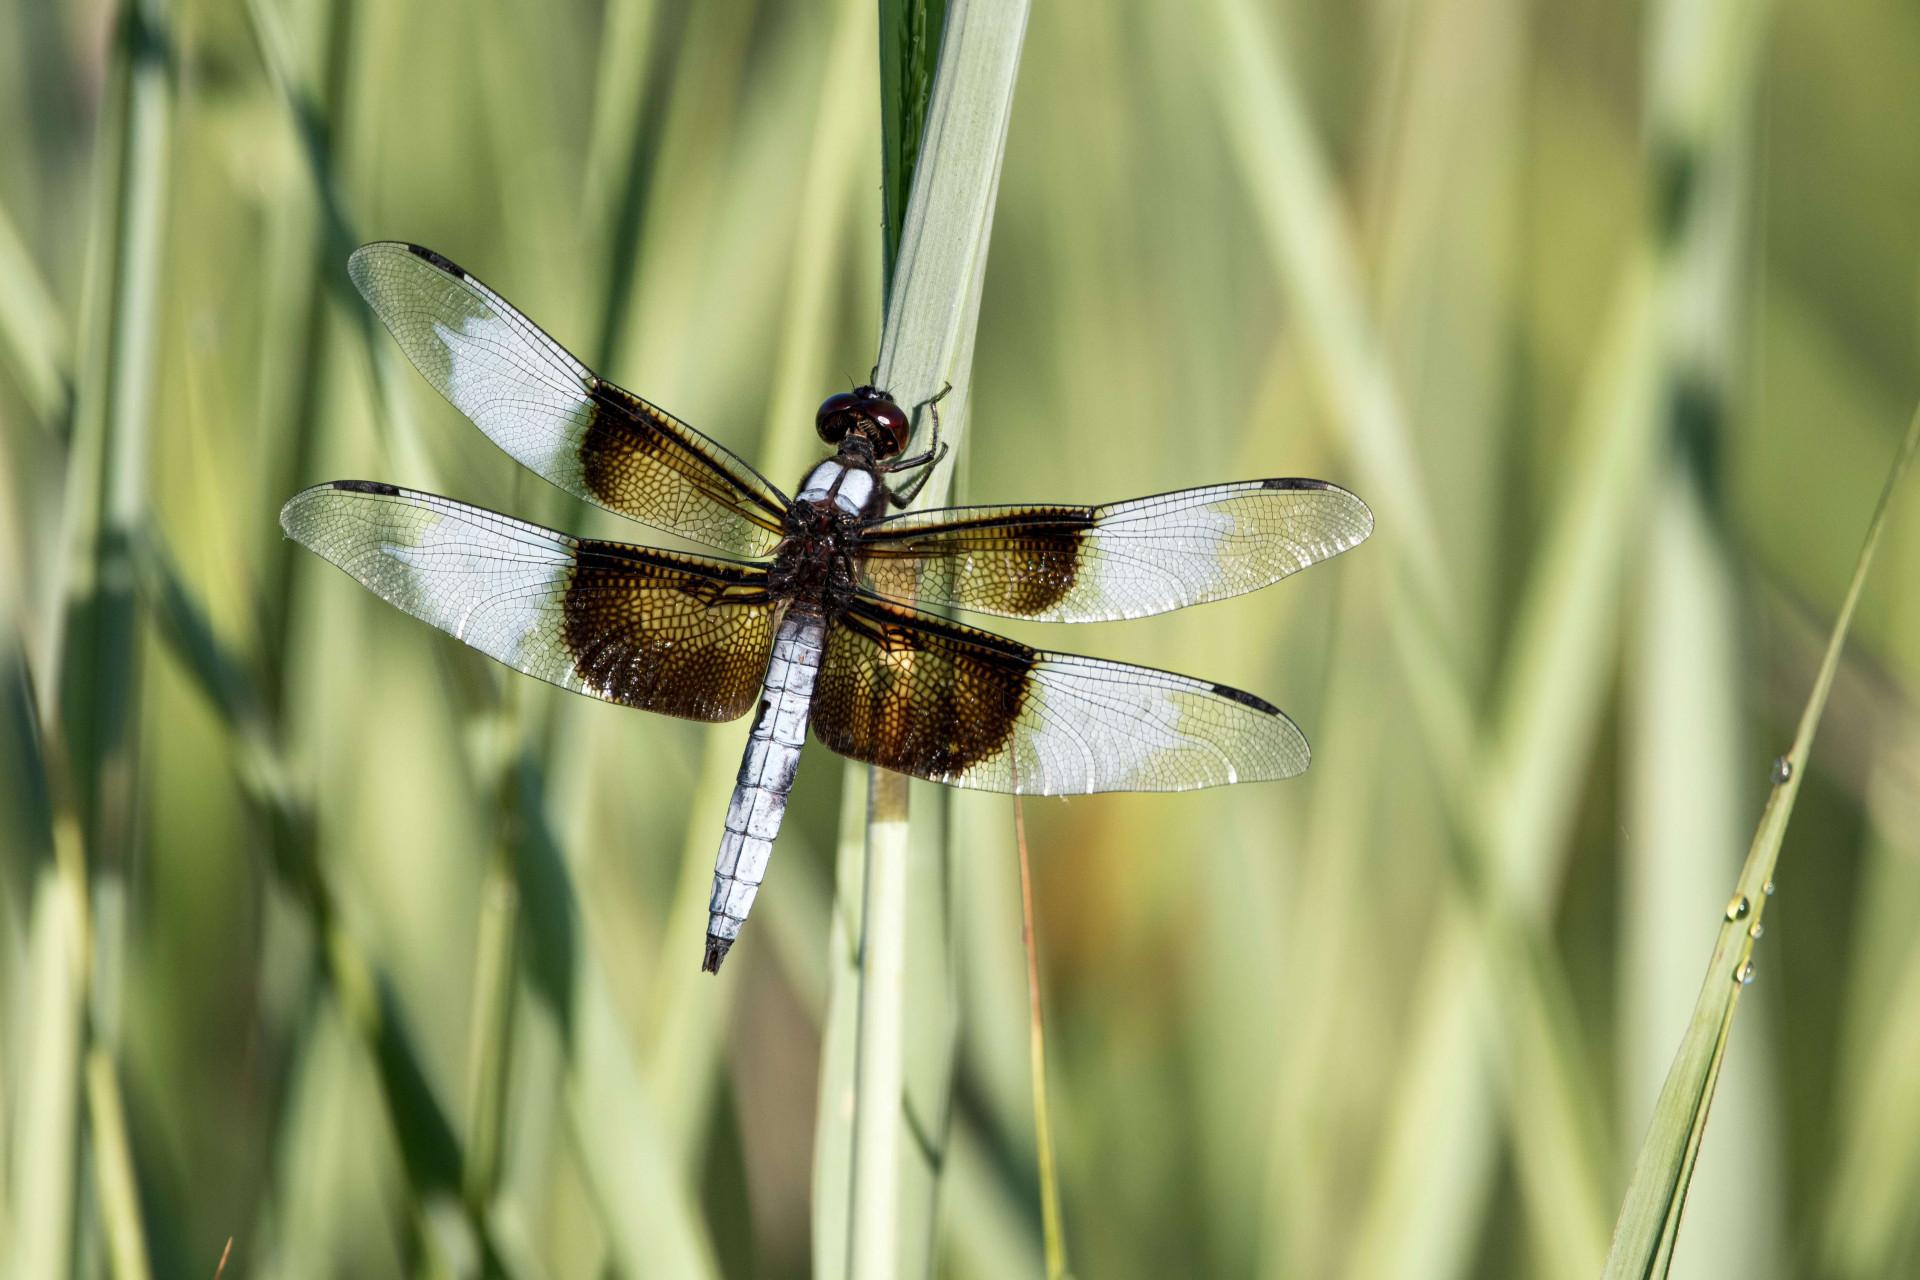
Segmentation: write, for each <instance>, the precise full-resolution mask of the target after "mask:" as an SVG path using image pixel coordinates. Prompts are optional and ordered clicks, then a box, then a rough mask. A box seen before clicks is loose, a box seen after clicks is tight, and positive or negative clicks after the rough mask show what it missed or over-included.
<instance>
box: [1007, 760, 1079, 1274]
mask: <svg viewBox="0 0 1920 1280" xmlns="http://www.w3.org/2000/svg"><path fill="white" fill-rule="evenodd" d="M1013 838H1014V843H1015V844H1016V845H1018V846H1019V850H1020V945H1021V946H1022V947H1023V948H1025V949H1026V953H1027V1043H1028V1046H1029V1049H1028V1052H1029V1055H1030V1057H1031V1059H1032V1067H1033V1147H1034V1156H1035V1159H1036V1161H1037V1162H1038V1164H1039V1166H1040V1231H1041V1236H1042V1239H1043V1241H1044V1243H1045V1245H1046V1251H1047V1280H1066V1275H1067V1233H1066V1226H1065V1224H1064V1222H1063V1221H1062V1219H1061V1215H1060V1179H1059V1177H1058V1175H1057V1174H1056V1172H1055V1170H1054V1165H1053V1123H1052V1121H1051V1120H1050V1119H1049V1118H1048V1114H1047V1036H1046V1031H1045V1029H1044V1026H1043V1024H1042V1022H1041V1018H1040V957H1039V948H1038V946H1037V945H1036V944H1035V942H1034V938H1033V879H1032V875H1031V872H1030V871H1029V868H1028V863H1027V815H1026V810H1025V809H1024V807H1023V806H1022V805H1021V803H1020V793H1019V792H1017V791H1016V792H1015V793H1014V795H1013Z"/></svg>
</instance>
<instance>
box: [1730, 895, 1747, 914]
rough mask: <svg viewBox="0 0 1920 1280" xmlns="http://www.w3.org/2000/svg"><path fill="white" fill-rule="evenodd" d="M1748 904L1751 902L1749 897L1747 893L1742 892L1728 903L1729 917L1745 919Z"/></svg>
mask: <svg viewBox="0 0 1920 1280" xmlns="http://www.w3.org/2000/svg"><path fill="white" fill-rule="evenodd" d="M1748 905H1749V904H1748V902H1747V898H1746V895H1745V894H1742V895H1740V896H1739V897H1737V898H1735V899H1734V900H1733V901H1732V902H1729V903H1728V904H1727V919H1729V920H1740V919H1744V918H1745V917H1746V914H1747V908H1748Z"/></svg>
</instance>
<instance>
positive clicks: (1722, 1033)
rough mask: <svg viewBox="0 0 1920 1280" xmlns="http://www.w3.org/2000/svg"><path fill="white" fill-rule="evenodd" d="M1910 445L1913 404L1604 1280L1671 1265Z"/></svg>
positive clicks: (1649, 1274) (1918, 415) (1624, 1209)
mask: <svg viewBox="0 0 1920 1280" xmlns="http://www.w3.org/2000/svg"><path fill="white" fill-rule="evenodd" d="M1916 445H1920V409H1916V410H1915V412H1914V415H1913V418H1912V420H1911V421H1910V422H1909V423H1908V424H1907V431H1906V435H1905V437H1904V438H1903V439H1902V440H1901V442H1900V449H1899V452H1898V453H1897V454H1895V455H1894V461H1893V466H1892V468H1891V469H1890V470H1889V471H1888V473H1887V479H1886V483H1885V485H1884V486H1882V488H1881V490H1880V500H1879V502H1878V504H1876V505H1875V507H1874V511H1873V518H1872V519H1871V520H1870V521H1868V524H1867V536H1866V540H1865V541H1864V542H1863V543H1862V545H1861V547H1860V558H1859V559H1858V560H1857V561H1856V562H1855V564H1854V569H1853V578H1852V580H1851V581H1850V582H1848V584H1847V594H1846V598H1845V599H1844V600H1843V601H1842V603H1841V605H1840V612H1839V614H1838V616H1836V617H1835V618H1834V622H1833V631H1832V633H1831V634H1830V635H1829V637H1828V639H1827V649H1826V654H1825V655H1824V656H1823V657H1822V658H1821V660H1820V670H1819V673H1818V674H1817V675H1816V676H1815V677H1814V682H1813V689H1812V691H1811V692H1810V693H1809V694H1808V695H1807V705H1806V708H1805V709H1804V710H1803V711H1802V712H1801V713H1800V723H1799V726H1798V727H1797V728H1796V729H1795V731H1794V735H1793V746H1792V748H1791V749H1789V750H1788V752H1787V754H1786V755H1784V756H1782V757H1781V762H1780V764H1779V765H1778V766H1776V768H1775V771H1774V785H1773V789H1772V790H1771V791H1770V792H1769V793H1768V795H1767V806H1766V809H1765V810H1764V811H1763V812H1762V813H1761V815H1760V825H1759V827H1758V828H1757V829H1756V830H1755V831H1754V835H1753V844H1752V846H1751V847H1750V848H1749V849H1748V851H1747V858H1746V862H1745V864H1744V865H1743V866H1742V867H1741V868H1740V876H1739V879H1738V880H1736V881H1735V882H1734V892H1733V896H1732V897H1731V898H1730V899H1728V905H1727V910H1726V918H1725V919H1724V920H1723V921H1722V923H1721V925H1720V932H1719V936H1718V937H1717V938H1716V939H1715V941H1714V947H1713V957H1712V959H1711V960H1709V961H1708V963H1707V974H1706V977H1705V979H1704V980H1703V981H1702V982H1701V985H1700V995H1699V997H1698V999H1697V1000H1696V1001H1695V1002H1694V1008H1693V1018H1692V1021H1691V1022H1690V1023H1689V1024H1688V1026H1687V1033H1686V1037H1685V1038H1684V1039H1683V1040H1682V1041H1681V1042H1680V1048H1679V1050H1678V1052H1677V1053H1675V1055H1674V1059H1673V1066H1672V1067H1671V1068H1670V1069H1669V1070H1668V1072H1667V1080H1666V1084H1665V1085H1664V1086H1662V1088H1661V1090H1660V1100H1659V1102H1657V1103H1656V1104H1655V1105H1654V1112H1653V1122H1652V1124H1651V1125H1650V1126H1649V1128H1648V1130H1647V1136H1646V1140H1645V1141H1644V1142H1643V1143H1642V1144H1641V1147H1640V1154H1639V1156H1638V1158H1637V1159H1636V1160H1635V1161H1634V1166H1633V1178H1632V1180H1631V1181H1630V1182H1629V1183H1628V1185H1627V1195H1626V1200H1625V1201H1624V1203H1622V1205H1621V1207H1620V1218H1619V1221H1618V1222H1617V1223H1616V1224H1615V1226H1614V1234H1613V1246H1612V1248H1611V1249H1610V1250H1609V1251H1608V1254H1607V1266H1606V1271H1605V1272H1604V1273H1603V1275H1604V1277H1605V1280H1629V1278H1631V1280H1664V1277H1665V1276H1666V1275H1667V1272H1668V1269H1669V1268H1670V1267H1671V1266H1672V1264H1673V1251H1674V1246H1675V1244H1676V1243H1677V1242H1678V1240H1679V1236H1680V1218H1681V1214H1682V1212H1683V1211H1684V1210H1685V1208H1686V1203H1687V1187H1688V1185H1689V1184H1690V1183H1691V1182H1692V1180H1693V1171H1694V1165H1695V1164H1696V1162H1697V1161H1698V1160H1699V1157H1700V1141H1701V1139H1702V1138H1703V1137H1704V1136H1705V1134H1706V1128H1707V1114H1708V1111H1709V1110H1710V1108H1711V1107H1712V1105H1713V1092H1714V1087H1715V1085H1717V1084H1718V1083H1719V1079H1720V1069H1721V1065H1722V1063H1723V1061H1724V1058H1725V1055H1726V1049H1727V1036H1728V1034H1729V1033H1730V1032H1731V1031H1732V1029H1733V1015H1734V1010H1735V1009H1736V1008H1737V1007H1738V1005H1739V1003H1740V993H1741V991H1742V990H1743V989H1744V988H1745V987H1746V985H1747V984H1748V983H1749V982H1751V981H1752V980H1753V974H1754V970H1753V951H1754V944H1755V942H1756V941H1757V940H1758V938H1759V936H1760V931H1761V921H1762V918H1763V917H1764V916H1765V914H1766V909H1767V900H1768V899H1769V898H1771V897H1772V896H1773V873H1774V868H1775V866H1776V865H1777V864H1778V863H1779V860H1780V842H1781V841H1782V840H1783V839H1784V838H1785V836H1786V833H1787V823H1788V822H1789V821H1790V820H1791V819H1792V817H1793V805H1794V801H1795V800H1796V799H1798V797H1799V794H1800V785H1801V783H1802V782H1803V781H1804V780H1805V777H1806V769H1807V760H1808V757H1809V756H1810V755H1811V753H1812V751H1813V735H1814V731H1815V730H1816V729H1818V728H1819V726H1820V717H1821V715H1822V713H1823V712H1825V710H1826V706H1827V695H1828V694H1829V693H1830V692H1831V691H1832V689H1833V678H1834V673H1835V672H1836V671H1838V670H1839V666H1840V652H1841V650H1842V648H1844V647H1845V645H1846V641H1847V632H1848V630H1849V629H1850V628H1851V627H1852V625H1853V614H1854V610H1855V608H1856V607H1857V606H1858V605H1859V603H1860V593H1861V591H1862V590H1863V589H1864V588H1865V586H1866V582H1867V570H1868V569H1869V568H1871V567H1872V565H1873V555H1874V552H1875V551H1876V550H1877V549H1878V547H1879V545H1880V538H1881V535H1882V533H1884V532H1885V529H1886V524H1887V514H1888V512H1889V511H1890V510H1891V509H1892V505H1893V498H1894V494H1895V493H1896V492H1897V491H1898V489H1899V487H1900V481H1901V480H1902V479H1903V478H1904V477H1905V475H1906V473H1907V467H1908V464H1909V463H1911V462H1912V461H1913V453H1914V448H1915V446H1916Z"/></svg>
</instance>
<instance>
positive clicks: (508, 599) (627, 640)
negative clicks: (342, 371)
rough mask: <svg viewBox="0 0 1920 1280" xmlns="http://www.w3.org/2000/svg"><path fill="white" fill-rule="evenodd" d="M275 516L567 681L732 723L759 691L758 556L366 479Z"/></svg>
mask: <svg viewBox="0 0 1920 1280" xmlns="http://www.w3.org/2000/svg"><path fill="white" fill-rule="evenodd" d="M280 525H281V527H282V528H284V529H285V530H286V531H287V535H288V536H289V537H291V538H294V539H295V540H297V541H298V542H300V543H301V544H303V545H304V546H306V547H308V548H310V549H311V550H313V551H315V552H318V553H319V554H320V555H321V556H324V557H325V558H326V559H328V560H330V561H332V562H333V563H334V564H336V565H338V566H339V567H340V568H342V569H344V570H346V571H347V572H348V573H349V574H351V575H352V576H353V577H354V578H356V579H358V580H359V581H360V583H361V584H362V585H364V586H365V587H367V588H368V589H369V590H370V591H372V592H373V593H374V594H375V595H377V596H379V597H380V598H381V599H383V600H385V601H387V602H388V603H390V604H394V605H397V606H399V607H400V608H401V609H404V610H405V611H406V612H408V613H410V614H412V615H413V616H414V617H416V618H419V619H420V620H421V621H423V622H428V623H431V624H432V625H434V626H436V627H438V628H440V630H442V631H444V632H446V633H447V634H448V635H450V636H453V637H454V638H455V639H457V640H460V641H463V642H465V643H466V644H469V645H472V646H473V647H474V648H476V649H478V650H479V651H480V652H482V653H484V654H486V655H487V656H489V657H492V658H497V659H499V660H500V661H501V662H504V663H506V664H507V665H508V666H510V667H512V668H514V669H515V670H516V671H524V672H526V673H527V674H528V675H531V676H538V677H540V678H541V679H542V680H546V681H549V682H551V683H553V684H557V685H559V686H560V687H562V688H564V689H572V690H574V691H575V692H578V693H584V694H587V695H589V696H591V697H595V698H602V699H605V700H606V701H608V702H618V703H622V704H624V705H626V706H629V707H640V708H642V709H644V710H647V711H658V712H661V713H663V714H665V715H670V716H680V717H683V718H685V719H688V720H731V719H734V718H735V717H736V716H740V715H743V714H745V713H746V712H747V711H748V710H749V709H750V708H751V707H752V706H753V705H754V700H755V699H756V698H758V697H759V692H760V679H761V677H762V676H763V675H764V674H765V672H766V669H767V658H768V655H769V654H770V652H771V651H772V648H773V633H774V628H775V625H776V622H777V619H776V616H775V614H776V607H775V606H774V604H773V603H772V602H770V601H769V600H768V599H767V597H766V592H765V590H764V584H765V574H764V572H763V571H762V570H760V569H759V568H757V567H755V566H753V565H744V564H730V563H726V562H723V561H715V560H705V559H702V558H700V557H697V556H682V555H675V554H673V553H671V552H666V551H656V550H654V549H652V548H650V547H635V546H628V545H626V544H624V543H618V542H599V541H595V540H593V539H587V538H573V537H569V536H568V535H566V534H564V533H556V532H554V531H553V530H551V529H543V528H541V527H540V526H539V525H533V524H527V523H525V522H523V521H520V520H515V519H512V518H510V517H508V516H503V515H499V514H497V513H495V512H492V511H487V510H484V509H483V508H480V507H470V506H468V505H466V504H465V503H463V502H455V501H453V500H452V499H450V498H441V497H436V496H435V495H433V494H430V493H417V492H415V491H413V490H410V489H398V488H395V487H394V486H392V485H387V484H375V483H373V482H370V481H364V480H340V481H335V482H334V483H332V484H323V485H316V486H314V487H313V488H311V489H307V490H305V491H304V492H301V493H299V494H296V495H294V497H293V499H292V501H290V502H288V503H287V505H286V506H285V507H283V508H281V511H280Z"/></svg>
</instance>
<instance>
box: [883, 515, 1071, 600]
mask: <svg viewBox="0 0 1920 1280" xmlns="http://www.w3.org/2000/svg"><path fill="white" fill-rule="evenodd" d="M933 514H943V515H947V516H949V517H950V518H949V519H947V520H942V521H939V522H928V523H924V524H921V525H919V526H918V527H914V528H911V530H908V529H901V530H900V531H899V536H898V537H897V538H896V537H894V536H893V530H894V523H895V522H893V521H883V522H881V524H879V525H878V526H876V527H875V529H874V530H873V532H872V533H871V534H870V536H869V537H868V538H866V539H863V543H862V545H863V549H864V550H865V552H866V555H867V563H866V569H867V576H868V578H869V579H870V581H871V584H872V587H873V590H874V593H875V594H876V595H881V596H884V597H886V598H887V599H889V600H899V601H902V602H905V601H911V600H920V601H925V602H934V601H947V602H951V603H954V604H959V598H965V599H967V600H969V601H972V602H973V603H969V604H967V605H966V606H965V607H967V608H973V609H978V610H979V611H980V612H982V613H996V614H999V615H1000V616H1002V617H1015V618H1043V617H1046V616H1048V615H1050V614H1051V613H1052V612H1054V610H1055V608H1056V607H1057V606H1058V605H1059V604H1060V602H1061V601H1062V600H1064V599H1065V598H1066V597H1067V595H1068V593H1069V592H1071V591H1072V590H1073V585H1074V583H1075V581H1077V580H1078V578H1079V575H1080V559H1081V554H1082V550H1083V547H1084V545H1085V541H1086V535H1087V531H1088V530H1089V529H1091V528H1093V523H1094V521H1093V508H1091V507H1000V508H989V509H988V510H987V513H986V514H983V515H974V514H972V513H970V512H967V511H966V510H965V509H964V508H962V509H960V510H957V511H948V512H942V513H929V515H933ZM989 562H991V568H990V567H989Z"/></svg>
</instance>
